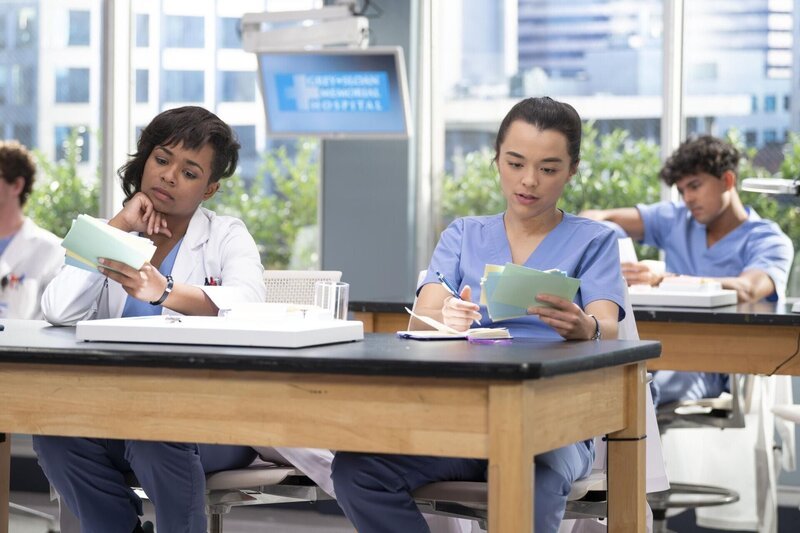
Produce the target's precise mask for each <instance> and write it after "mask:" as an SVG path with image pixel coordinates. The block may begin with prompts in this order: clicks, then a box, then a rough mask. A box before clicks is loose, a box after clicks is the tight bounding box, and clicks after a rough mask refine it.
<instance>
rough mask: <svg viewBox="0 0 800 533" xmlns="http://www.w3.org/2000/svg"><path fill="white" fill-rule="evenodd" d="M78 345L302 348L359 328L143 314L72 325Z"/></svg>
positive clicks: (351, 336)
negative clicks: (132, 344) (81, 343)
mask: <svg viewBox="0 0 800 533" xmlns="http://www.w3.org/2000/svg"><path fill="white" fill-rule="evenodd" d="M75 336H76V337H77V339H78V340H83V341H106V342H148V343H164V344H207V345H216V346H257V347H262V348H302V347H305V346H317V345H320V344H333V343H338V342H350V341H360V340H363V339H364V324H363V323H361V322H358V321H354V320H305V319H283V320H242V319H232V318H220V317H205V316H191V317H187V316H182V317H173V316H166V315H161V316H148V317H132V318H110V319H105V320H84V321H81V322H78V325H77V328H76V329H75Z"/></svg>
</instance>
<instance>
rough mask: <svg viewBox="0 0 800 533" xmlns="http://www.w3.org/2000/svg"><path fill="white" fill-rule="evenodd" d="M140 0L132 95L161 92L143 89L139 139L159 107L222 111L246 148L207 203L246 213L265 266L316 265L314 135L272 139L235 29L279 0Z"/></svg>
mask: <svg viewBox="0 0 800 533" xmlns="http://www.w3.org/2000/svg"><path fill="white" fill-rule="evenodd" d="M0 1H1V0H0ZM134 4H135V6H136V9H137V11H139V16H137V21H136V22H137V32H136V35H133V36H132V37H131V39H132V43H133V44H135V45H136V48H134V49H133V50H132V54H131V55H132V63H133V64H132V65H131V76H133V77H134V78H135V79H136V91H135V94H133V95H131V98H132V99H133V98H137V99H138V100H139V102H140V103H142V104H143V103H144V102H142V101H141V99H143V98H144V97H145V95H144V93H143V87H144V83H143V81H144V78H145V76H146V77H147V81H148V82H149V86H150V87H153V88H157V89H154V92H152V93H149V94H147V104H146V105H134V106H132V130H133V129H135V130H136V131H135V132H134V131H131V134H132V135H134V133H135V136H134V137H135V138H138V135H139V133H140V130H141V128H142V127H143V126H144V125H146V124H148V123H149V122H150V121H151V120H152V118H153V116H154V115H155V114H156V113H157V112H158V111H161V110H164V109H168V108H171V107H175V106H179V105H183V104H197V105H202V106H204V107H206V108H208V109H209V110H211V111H213V112H214V113H216V114H217V115H218V116H219V117H220V118H221V119H222V120H224V121H225V122H227V123H228V124H230V125H231V126H232V127H233V129H234V130H235V132H236V134H237V137H238V139H239V142H240V144H241V145H242V148H241V150H240V153H239V165H238V168H237V171H236V174H235V175H234V176H232V177H230V178H227V179H224V180H222V181H221V182H220V190H219V192H218V193H217V194H216V195H215V196H214V197H213V198H212V199H211V200H210V201H207V202H206V203H205V205H206V207H208V208H209V209H214V210H216V211H217V212H219V213H221V214H226V215H232V216H237V217H239V218H241V219H242V220H243V221H244V222H245V224H246V225H247V228H248V230H249V231H250V232H251V233H252V235H253V237H254V238H255V241H256V244H257V245H258V247H259V251H260V252H261V254H262V259H263V261H264V264H265V265H266V266H268V267H271V268H287V267H291V268H300V269H302V268H318V267H319V254H318V252H317V249H318V242H319V230H318V228H317V226H316V224H317V197H318V195H319V189H318V183H319V146H320V145H319V143H318V142H317V141H316V140H313V139H299V140H298V139H288V140H287V139H269V140H267V136H266V120H265V113H264V108H263V103H262V102H261V99H260V98H259V97H258V94H257V90H258V89H257V88H256V66H257V63H256V60H255V56H254V55H253V54H251V53H248V52H245V51H244V50H242V49H241V38H240V36H239V32H238V26H239V20H240V17H241V15H242V14H244V12H246V11H253V10H258V9H257V8H255V7H254V6H267V7H269V8H272V7H274V6H275V5H276V2H273V1H272V0H270V1H269V2H256V3H253V2H223V1H222V0H215V1H213V2H194V3H177V2H135V3H134ZM277 4H281V7H283V8H284V9H287V8H288V9H291V10H300V9H307V8H310V7H319V6H320V5H321V4H322V2H321V1H318V0H302V1H301V0H282V1H280V2H277ZM178 5H180V8H181V9H180V11H177V9H178V8H177V7H176V6H178ZM179 15H181V16H179ZM221 15H224V16H221ZM148 24H149V27H150V28H152V31H153V36H152V38H151V39H144V38H142V37H140V35H141V32H140V31H139V28H144V27H147V25H148ZM206 30H208V31H206ZM187 48H189V49H192V50H185V49H187ZM201 48H202V50H201V51H200V50H198V49H201ZM142 71H146V72H147V74H144V72H142ZM206 86H208V87H209V90H206V89H205V88H206ZM265 159H267V160H268V161H265ZM301 179H302V183H297V180H301ZM242 191H244V194H242ZM268 212H275V213H277V212H290V213H291V217H290V219H291V220H288V219H287V218H286V217H281V216H271V215H269V216H265V213H268Z"/></svg>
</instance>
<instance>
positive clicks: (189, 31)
mask: <svg viewBox="0 0 800 533" xmlns="http://www.w3.org/2000/svg"><path fill="white" fill-rule="evenodd" d="M204 23H205V21H204V19H203V17H181V16H176V15H167V16H166V17H165V25H164V42H165V43H166V45H167V46H168V47H170V48H202V47H203V46H204V43H205V39H204V37H203V32H204V28H205V26H204Z"/></svg>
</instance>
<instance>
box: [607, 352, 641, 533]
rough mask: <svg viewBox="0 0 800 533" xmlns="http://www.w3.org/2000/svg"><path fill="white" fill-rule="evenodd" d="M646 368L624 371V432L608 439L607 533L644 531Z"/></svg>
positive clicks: (639, 365)
mask: <svg viewBox="0 0 800 533" xmlns="http://www.w3.org/2000/svg"><path fill="white" fill-rule="evenodd" d="M645 386H646V383H645V365H644V363H639V364H636V365H629V366H628V367H627V368H626V369H625V396H626V400H625V428H624V429H622V430H620V431H617V432H616V433H610V434H609V436H608V439H609V440H608V530H609V532H614V533H620V532H624V533H640V532H642V531H645V529H646V527H645V505H646V498H645V480H646V457H645V444H646V440H645V435H646V433H647V428H646V424H645Z"/></svg>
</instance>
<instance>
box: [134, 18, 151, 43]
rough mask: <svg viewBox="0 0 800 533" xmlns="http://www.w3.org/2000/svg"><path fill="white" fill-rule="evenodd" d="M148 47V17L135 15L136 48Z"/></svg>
mask: <svg viewBox="0 0 800 533" xmlns="http://www.w3.org/2000/svg"><path fill="white" fill-rule="evenodd" d="M148 46H150V15H148V14H146V13H137V15H136V47H137V48H147V47H148Z"/></svg>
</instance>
